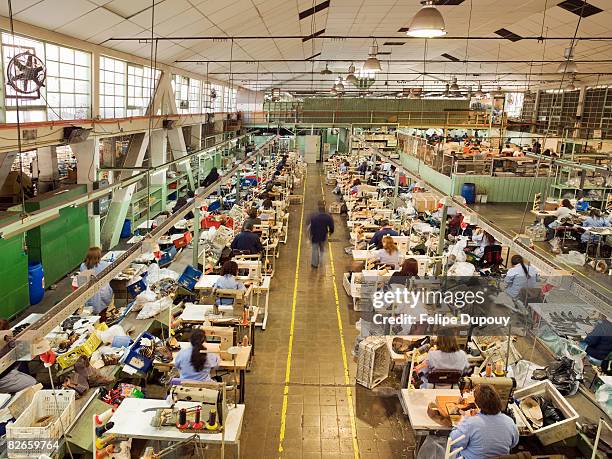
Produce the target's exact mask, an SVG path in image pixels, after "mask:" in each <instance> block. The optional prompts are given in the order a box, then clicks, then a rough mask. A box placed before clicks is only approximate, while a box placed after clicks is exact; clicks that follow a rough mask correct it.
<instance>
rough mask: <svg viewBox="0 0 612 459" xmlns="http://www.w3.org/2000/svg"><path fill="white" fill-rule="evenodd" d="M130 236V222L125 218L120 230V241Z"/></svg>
mask: <svg viewBox="0 0 612 459" xmlns="http://www.w3.org/2000/svg"><path fill="white" fill-rule="evenodd" d="M131 235H132V220H130V219H128V218H126V219H125V221H124V222H123V227H122V228H121V234H120V237H121V239H125V238H127V237H130V236H131Z"/></svg>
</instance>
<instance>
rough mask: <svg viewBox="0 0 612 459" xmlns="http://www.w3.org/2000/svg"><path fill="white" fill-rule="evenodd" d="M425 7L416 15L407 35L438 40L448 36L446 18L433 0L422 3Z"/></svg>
mask: <svg viewBox="0 0 612 459" xmlns="http://www.w3.org/2000/svg"><path fill="white" fill-rule="evenodd" d="M421 4H422V5H423V7H422V8H421V9H420V10H419V11H418V12H417V14H415V15H414V17H413V18H412V22H411V23H410V26H409V27H408V31H407V32H406V35H408V36H409V37H417V38H436V37H442V36H444V35H446V26H445V24H444V18H443V17H442V14H441V13H440V12H439V11H438V9H437V8H436V7H435V6H434V4H433V0H426V1H424V2H421Z"/></svg>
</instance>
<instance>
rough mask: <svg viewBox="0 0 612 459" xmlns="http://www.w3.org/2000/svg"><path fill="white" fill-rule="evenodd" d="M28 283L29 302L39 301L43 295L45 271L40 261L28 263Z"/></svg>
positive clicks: (36, 302)
mask: <svg viewBox="0 0 612 459" xmlns="http://www.w3.org/2000/svg"><path fill="white" fill-rule="evenodd" d="M28 285H29V287H30V304H38V303H40V302H41V301H42V299H43V296H44V295H45V273H44V271H43V266H42V264H41V263H39V262H32V263H28Z"/></svg>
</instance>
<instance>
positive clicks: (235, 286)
mask: <svg viewBox="0 0 612 459" xmlns="http://www.w3.org/2000/svg"><path fill="white" fill-rule="evenodd" d="M237 275H238V263H236V262H235V261H232V260H228V261H226V262H225V263H223V267H222V268H221V276H220V277H219V279H217V280H216V282H215V283H214V285H213V288H219V289H222V290H246V287H245V286H244V284H243V283H242V282H240V281H239V280H238V279H236V276H237ZM233 303H234V300H232V299H231V298H221V299H219V300H217V304H223V305H228V304H233Z"/></svg>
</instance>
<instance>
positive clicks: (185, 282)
mask: <svg viewBox="0 0 612 459" xmlns="http://www.w3.org/2000/svg"><path fill="white" fill-rule="evenodd" d="M201 276H202V271H199V270H197V269H195V268H194V267H193V266H190V265H188V266H187V267H186V268H185V270H184V271H183V274H181V276H180V277H179V279H178V283H179V285H180V286H181V287H183V288H185V289H187V290H189V291H191V290H193V288H194V287H195V285H196V284H197V283H198V280H199V279H200V277H201Z"/></svg>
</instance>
